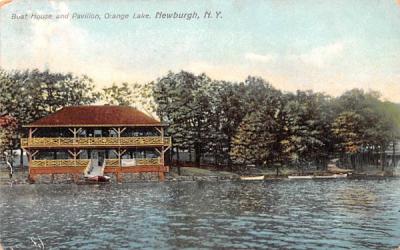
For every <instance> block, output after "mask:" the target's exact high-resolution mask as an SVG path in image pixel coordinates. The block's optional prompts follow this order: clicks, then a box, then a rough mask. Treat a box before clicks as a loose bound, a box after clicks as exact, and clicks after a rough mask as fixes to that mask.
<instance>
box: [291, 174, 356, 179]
mask: <svg viewBox="0 0 400 250" xmlns="http://www.w3.org/2000/svg"><path fill="white" fill-rule="evenodd" d="M347 176H348V175H347V174H333V175H289V176H288V178H289V179H337V178H347Z"/></svg>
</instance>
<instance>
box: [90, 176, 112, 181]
mask: <svg viewBox="0 0 400 250" xmlns="http://www.w3.org/2000/svg"><path fill="white" fill-rule="evenodd" d="M87 180H88V181H90V182H108V181H109V180H110V177H109V176H105V175H104V176H103V175H96V176H91V177H88V178H87Z"/></svg>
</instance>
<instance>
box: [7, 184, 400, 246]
mask: <svg viewBox="0 0 400 250" xmlns="http://www.w3.org/2000/svg"><path fill="white" fill-rule="evenodd" d="M0 219H1V222H0V239H1V241H2V244H3V246H5V247H6V249H7V248H8V249H10V247H12V248H13V249H32V248H34V247H35V243H36V244H37V245H41V244H40V240H41V241H42V242H43V245H44V246H45V248H46V249H49V248H53V249H58V248H62V249H77V248H85V249H135V248H140V249H143V248H148V249H176V248H226V249H235V248H269V249H274V248H277V249H282V248H283V249H285V248H290V249H328V248H330V249H393V248H395V247H397V246H399V245H400V179H395V178H388V179H374V180H280V181H265V182H173V183H172V182H165V183H157V182H156V183H131V184H110V185H87V186H83V185H25V186H14V187H8V186H3V187H0ZM34 242H35V243H34Z"/></svg>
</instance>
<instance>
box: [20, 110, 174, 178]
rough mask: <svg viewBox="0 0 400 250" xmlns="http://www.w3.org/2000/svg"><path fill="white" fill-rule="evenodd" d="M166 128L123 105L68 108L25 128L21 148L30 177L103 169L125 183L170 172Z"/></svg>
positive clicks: (74, 174) (169, 139)
mask: <svg viewBox="0 0 400 250" xmlns="http://www.w3.org/2000/svg"><path fill="white" fill-rule="evenodd" d="M165 126H166V125H165V124H162V123H161V122H159V121H157V120H156V119H154V118H152V117H150V116H148V115H146V114H144V113H143V112H141V111H139V110H137V109H135V108H132V107H126V106H109V105H105V106H70V107H64V108H62V109H60V110H58V111H57V112H55V113H53V114H50V115H48V116H46V117H44V118H42V119H39V120H37V121H35V122H33V123H31V124H29V125H26V126H25V127H26V128H28V130H29V133H28V136H27V138H23V139H22V140H21V145H22V147H23V149H24V150H25V151H26V153H27V155H28V159H29V178H30V179H31V180H33V181H34V180H35V177H36V176H37V175H41V174H51V175H54V174H72V175H73V176H75V177H76V176H77V175H84V174H87V172H88V171H89V169H90V168H93V167H99V166H100V167H102V171H103V173H105V174H115V176H116V178H117V180H123V175H124V174H125V173H149V172H152V173H158V176H159V179H160V180H163V179H164V174H165V173H166V172H168V166H166V165H165V161H164V158H165V157H164V155H165V153H166V151H167V150H168V149H169V148H170V147H171V138H170V137H165V136H164V128H165Z"/></svg>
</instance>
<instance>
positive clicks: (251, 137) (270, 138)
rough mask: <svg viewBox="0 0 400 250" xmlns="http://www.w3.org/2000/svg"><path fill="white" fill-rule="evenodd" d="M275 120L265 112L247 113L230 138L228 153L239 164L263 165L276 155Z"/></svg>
mask: <svg viewBox="0 0 400 250" xmlns="http://www.w3.org/2000/svg"><path fill="white" fill-rule="evenodd" d="M275 126H276V124H275V121H274V119H273V117H271V116H269V115H268V114H267V113H264V112H261V111H257V112H253V113H249V114H248V115H246V117H245V118H244V119H243V121H242V123H241V124H240V126H239V128H238V131H237V133H236V135H235V136H234V137H233V139H232V149H231V152H230V155H231V157H232V159H233V160H234V161H235V162H236V163H239V164H255V165H256V166H265V165H267V164H268V163H271V162H272V161H273V160H274V159H275V156H276V152H275V151H274V150H275V146H276V144H277V135H276V134H275V133H274V130H275V128H274V127H275Z"/></svg>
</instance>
